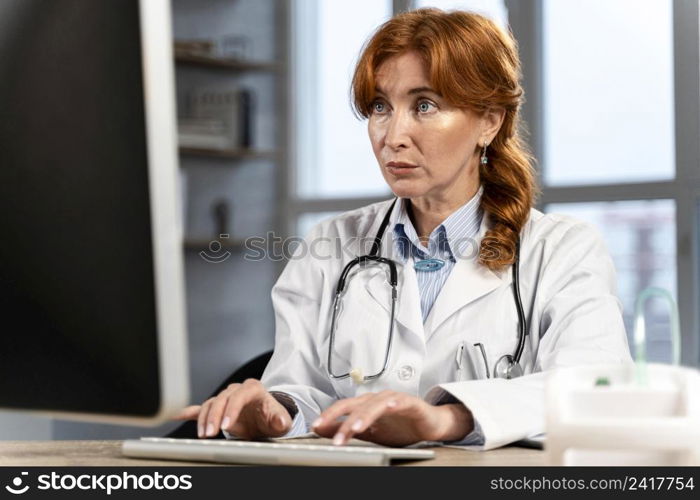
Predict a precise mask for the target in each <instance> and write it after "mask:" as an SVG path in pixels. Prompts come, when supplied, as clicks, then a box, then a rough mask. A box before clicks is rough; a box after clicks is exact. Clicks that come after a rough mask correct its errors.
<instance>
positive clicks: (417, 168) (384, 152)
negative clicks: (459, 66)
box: [368, 52, 502, 203]
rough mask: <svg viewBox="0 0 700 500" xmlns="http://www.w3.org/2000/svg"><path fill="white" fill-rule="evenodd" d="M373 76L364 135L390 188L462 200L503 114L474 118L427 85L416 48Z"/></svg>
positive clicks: (473, 187) (412, 194) (470, 188)
mask: <svg viewBox="0 0 700 500" xmlns="http://www.w3.org/2000/svg"><path fill="white" fill-rule="evenodd" d="M376 80H377V88H376V89H375V91H376V94H375V99H374V101H373V102H372V104H371V106H370V108H371V109H370V112H371V114H370V117H369V126H368V127H369V137H370V140H371V142H372V149H373V150H374V155H375V156H376V157H377V161H378V162H379V165H380V167H381V170H382V175H383V176H384V179H385V180H386V182H387V183H388V184H389V187H391V190H392V191H393V192H394V194H395V195H396V196H399V197H402V198H411V199H420V198H423V199H424V201H427V202H430V201H437V202H448V203H449V202H455V203H464V202H465V201H466V200H468V199H469V198H470V197H471V196H472V195H473V194H474V193H475V192H476V190H477V189H478V186H479V168H478V167H479V157H480V152H481V145H482V144H483V141H484V140H487V141H489V142H490V140H491V139H492V137H495V135H496V132H497V131H498V127H500V123H501V122H502V116H501V119H500V120H497V123H493V117H490V118H489V116H490V115H489V114H488V113H487V114H486V115H485V116H484V117H479V116H478V115H476V114H475V113H474V112H472V111H469V110H465V109H460V108H456V107H454V106H452V105H451V104H449V103H448V101H447V100H446V99H445V98H444V97H443V96H441V95H439V94H438V93H437V92H436V91H435V90H432V89H431V85H430V82H429V79H428V72H427V68H426V67H425V65H424V64H423V62H422V60H421V59H420V57H419V56H418V54H417V53H416V52H407V53H404V54H402V55H400V56H395V57H393V58H391V59H388V60H386V61H385V62H384V63H382V64H381V65H380V66H379V68H377V76H376ZM494 125H495V129H494ZM394 163H397V164H394ZM416 201H418V200H416Z"/></svg>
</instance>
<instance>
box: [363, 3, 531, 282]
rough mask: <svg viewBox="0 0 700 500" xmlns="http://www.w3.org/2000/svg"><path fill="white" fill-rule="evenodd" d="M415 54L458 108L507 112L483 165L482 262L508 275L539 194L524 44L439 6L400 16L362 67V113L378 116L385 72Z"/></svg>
mask: <svg viewBox="0 0 700 500" xmlns="http://www.w3.org/2000/svg"><path fill="white" fill-rule="evenodd" d="M408 51H415V52H416V53H418V55H419V56H420V57H421V59H422V60H423V62H424V64H425V65H426V67H427V68H428V74H429V75H430V83H431V85H432V86H433V88H435V89H436V90H437V91H438V92H440V94H442V95H443V96H444V97H445V99H447V100H448V101H450V103H451V104H453V105H455V106H457V107H460V108H465V109H470V110H472V111H473V112H476V113H478V114H483V113H484V112H486V111H487V110H488V109H489V108H496V107H500V108H503V109H504V110H505V117H504V120H503V124H502V126H501V128H500V130H499V131H498V134H497V135H496V137H495V138H494V139H493V141H492V142H491V144H489V147H488V159H489V161H488V164H487V165H480V166H479V177H480V179H481V183H482V185H483V186H484V193H483V196H482V198H481V206H482V207H483V208H484V210H485V211H486V212H488V214H489V217H490V219H491V222H492V224H493V226H492V228H491V229H490V230H489V231H488V232H487V233H486V235H485V236H484V238H483V239H482V241H481V247H480V249H479V260H480V262H481V263H482V264H483V265H485V266H487V267H489V268H490V269H493V270H499V269H502V268H504V267H505V266H507V265H510V264H512V263H513V262H514V260H515V247H516V243H517V240H518V235H519V234H520V230H521V229H522V227H523V225H524V224H525V222H526V221H527V219H528V217H529V214H530V208H531V207H532V206H533V204H534V200H535V197H536V195H537V191H538V189H537V185H536V181H535V178H536V177H535V173H534V168H533V163H534V158H533V157H532V154H531V153H530V151H529V149H528V147H527V145H526V143H525V141H524V140H523V139H522V137H521V131H520V127H521V122H520V106H521V104H522V102H523V100H524V99H523V89H522V86H521V84H520V80H521V78H522V74H521V70H520V60H519V58H518V50H517V43H516V41H515V39H514V38H513V37H512V35H511V34H507V33H505V32H504V31H503V30H501V29H500V28H499V27H498V26H497V25H496V24H495V23H494V22H492V21H491V20H489V19H487V18H485V17H483V16H480V15H478V14H474V13H470V12H461V11H451V12H444V11H441V10H439V9H432V8H431V9H418V10H414V11H410V12H406V13H402V14H399V15H397V16H395V17H393V18H392V19H390V20H389V21H387V22H386V23H384V24H383V25H381V26H380V27H379V28H378V29H377V31H376V32H375V33H374V35H373V36H372V37H371V38H370V39H369V41H368V42H367V43H366V44H365V47H364V48H363V50H362V54H361V56H360V59H359V61H358V62H357V65H356V67H355V74H354V76H353V79H352V102H353V107H354V109H355V112H356V113H357V114H358V115H360V116H361V117H364V118H368V117H369V115H370V114H371V103H372V101H373V100H374V98H375V87H376V72H377V69H378V68H379V66H380V65H381V64H382V63H383V62H384V61H386V60H387V59H389V58H391V57H394V56H398V55H401V54H403V53H405V52H408Z"/></svg>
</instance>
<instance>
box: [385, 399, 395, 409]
mask: <svg viewBox="0 0 700 500" xmlns="http://www.w3.org/2000/svg"><path fill="white" fill-rule="evenodd" d="M386 405H387V406H388V407H389V408H394V407H395V406H396V400H394V399H390V400H389V401H387V402H386Z"/></svg>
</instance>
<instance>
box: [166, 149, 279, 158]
mask: <svg viewBox="0 0 700 500" xmlns="http://www.w3.org/2000/svg"><path fill="white" fill-rule="evenodd" d="M180 156H206V157H210V158H224V159H230V160H255V159H270V160H274V159H275V158H276V157H277V152H275V151H256V150H253V149H207V148H184V147H181V148H180Z"/></svg>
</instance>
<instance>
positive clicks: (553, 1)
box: [514, 0, 700, 365]
mask: <svg viewBox="0 0 700 500" xmlns="http://www.w3.org/2000/svg"><path fill="white" fill-rule="evenodd" d="M530 4H531V6H532V11H531V12H525V11H523V12H525V16H526V18H527V19H530V20H533V19H534V20H536V21H537V22H535V23H532V22H530V24H531V25H534V26H535V27H528V26H527V23H526V22H521V24H520V25H519V27H518V29H517V30H514V31H516V37H518V41H519V43H520V46H521V47H532V46H537V41H538V40H541V46H540V48H539V49H536V50H535V51H534V52H532V51H531V52H530V54H529V61H530V63H531V65H532V66H535V68H532V67H531V68H527V69H526V75H527V74H529V75H530V77H531V80H530V82H525V83H526V85H527V84H528V83H529V85H530V90H531V95H530V96H529V97H530V101H531V102H530V108H531V109H530V119H531V120H532V121H533V122H535V123H534V130H535V133H534V134H533V141H532V142H533V143H534V144H536V145H538V147H539V148H540V151H539V156H540V158H539V159H540V161H541V172H540V174H541V178H542V183H543V196H542V206H543V209H544V210H545V211H548V212H559V213H566V214H570V215H572V216H574V217H577V218H579V219H583V220H587V221H589V222H592V223H593V224H594V225H596V226H597V228H598V229H599V230H600V231H601V233H602V234H603V237H604V239H605V241H606V243H607V245H608V248H609V250H610V253H611V255H612V257H613V260H614V262H615V267H616V270H617V278H618V295H619V297H620V300H621V302H622V305H623V311H624V318H625V326H626V328H627V334H628V338H629V339H630V340H631V338H632V335H633V324H632V316H633V314H634V304H635V300H636V297H637V296H638V295H639V293H640V292H641V291H642V290H643V289H645V288H647V287H649V286H656V287H661V288H664V289H666V290H668V291H669V292H671V294H672V295H673V296H674V298H675V299H676V300H677V301H678V304H679V309H680V315H681V337H682V346H683V347H682V350H681V357H682V361H683V362H684V363H686V364H691V365H697V364H698V361H699V358H700V327H699V326H698V318H697V313H696V309H697V297H698V283H699V279H698V272H697V269H698V256H697V248H698V241H699V239H698V227H697V224H698V214H697V213H696V211H694V210H693V209H692V207H694V206H696V203H697V202H698V201H697V193H698V192H700V190H699V189H698V188H699V186H700V157H699V155H698V151H697V137H698V134H699V131H698V126H697V123H698V114H699V111H700V105H699V101H700V89H699V84H698V63H699V60H698V42H697V40H698V6H697V4H696V3H695V4H694V3H693V2H673V1H671V0H586V1H573V0H572V1H567V2H562V1H557V0H536V1H534V2H531V3H530ZM692 20H694V21H692ZM538 23H540V25H541V33H540V32H537V28H536V26H537V25H538ZM592 27H595V29H594V30H593V29H592ZM540 36H541V39H540ZM528 70H529V72H528ZM679 77H680V78H679ZM533 98H534V99H535V101H536V102H532V99H533ZM677 242H678V243H677ZM645 318H646V321H647V346H646V347H647V353H648V358H649V359H651V360H654V361H660V362H669V361H670V360H671V345H670V321H669V311H668V307H667V305H666V304H664V303H663V302H662V301H657V300H652V301H649V303H648V304H647V306H646V309H645Z"/></svg>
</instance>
